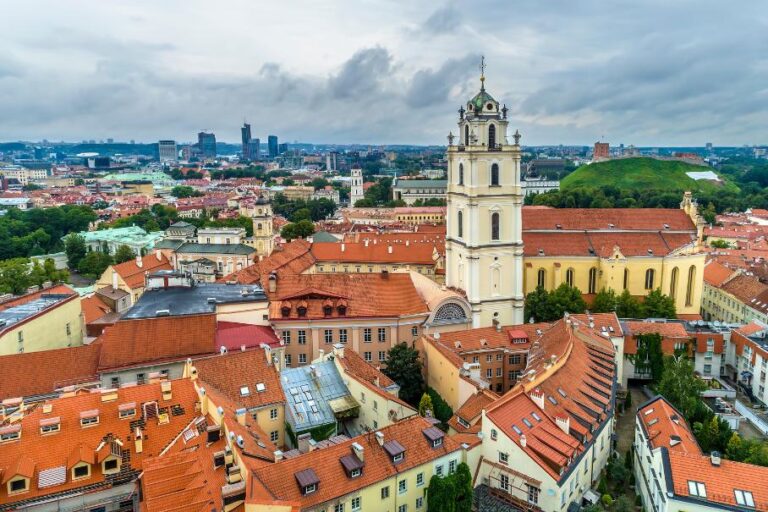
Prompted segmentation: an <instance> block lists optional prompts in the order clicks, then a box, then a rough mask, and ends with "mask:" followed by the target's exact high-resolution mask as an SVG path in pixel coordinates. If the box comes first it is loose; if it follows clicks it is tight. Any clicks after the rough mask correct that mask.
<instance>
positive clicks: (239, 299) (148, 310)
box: [123, 283, 267, 319]
mask: <svg viewBox="0 0 768 512" xmlns="http://www.w3.org/2000/svg"><path fill="white" fill-rule="evenodd" d="M266 300H267V296H266V295H265V294H264V290H263V289H262V288H261V286H258V285H248V286H243V285H232V284H222V283H200V284H197V285H195V286H172V287H169V288H159V289H154V290H146V291H145V292H144V294H143V295H142V296H141V297H140V298H139V300H138V301H137V302H136V304H134V306H133V307H132V308H131V309H129V310H128V311H127V312H126V313H125V315H123V318H125V319H132V318H153V317H156V316H158V315H157V312H158V311H164V310H167V311H168V313H167V315H166V316H181V315H199V314H206V313H214V312H215V311H216V305H217V304H240V303H245V302H266Z"/></svg>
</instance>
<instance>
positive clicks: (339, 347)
mask: <svg viewBox="0 0 768 512" xmlns="http://www.w3.org/2000/svg"><path fill="white" fill-rule="evenodd" d="M333 355H334V356H336V357H338V358H340V359H344V344H343V343H336V344H335V345H334V346H333Z"/></svg>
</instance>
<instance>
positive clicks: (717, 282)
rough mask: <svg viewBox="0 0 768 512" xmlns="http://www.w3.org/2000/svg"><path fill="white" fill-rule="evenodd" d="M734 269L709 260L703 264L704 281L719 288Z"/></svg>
mask: <svg viewBox="0 0 768 512" xmlns="http://www.w3.org/2000/svg"><path fill="white" fill-rule="evenodd" d="M733 273H734V271H733V270H732V269H730V268H728V267H726V266H725V265H723V264H722V263H719V262H717V261H710V262H708V263H707V264H706V265H705V266H704V282H706V283H707V284H709V285H711V286H715V287H717V288H719V287H720V286H722V285H723V283H725V282H726V281H727V280H728V278H729V277H731V275H733Z"/></svg>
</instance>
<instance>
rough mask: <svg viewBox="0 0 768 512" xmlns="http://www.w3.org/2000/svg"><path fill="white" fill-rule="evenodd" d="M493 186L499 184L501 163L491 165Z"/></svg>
mask: <svg viewBox="0 0 768 512" xmlns="http://www.w3.org/2000/svg"><path fill="white" fill-rule="evenodd" d="M491 186H492V187H498V186H499V164H493V165H491Z"/></svg>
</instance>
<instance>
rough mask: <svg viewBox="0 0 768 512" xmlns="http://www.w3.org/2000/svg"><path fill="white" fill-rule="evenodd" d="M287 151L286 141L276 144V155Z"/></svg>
mask: <svg viewBox="0 0 768 512" xmlns="http://www.w3.org/2000/svg"><path fill="white" fill-rule="evenodd" d="M287 152H288V143H287V142H285V143H283V144H278V145H277V154H278V155H282V154H283V153H287Z"/></svg>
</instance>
